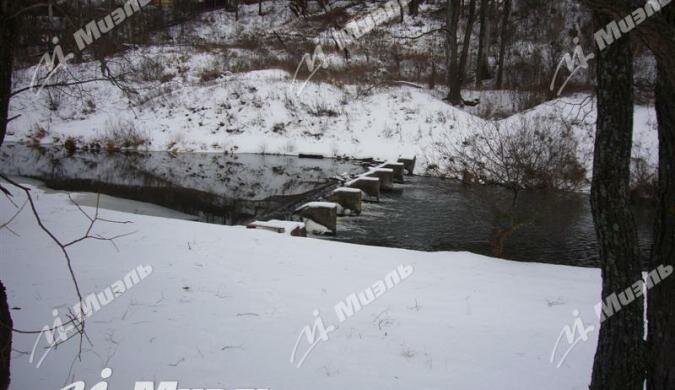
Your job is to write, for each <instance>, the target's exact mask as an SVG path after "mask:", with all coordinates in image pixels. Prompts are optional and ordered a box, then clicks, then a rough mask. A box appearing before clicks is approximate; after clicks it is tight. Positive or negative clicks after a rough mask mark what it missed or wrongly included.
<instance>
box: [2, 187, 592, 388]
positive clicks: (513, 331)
mask: <svg viewBox="0 0 675 390" xmlns="http://www.w3.org/2000/svg"><path fill="white" fill-rule="evenodd" d="M32 188H33V190H32V192H33V195H34V196H35V198H36V200H37V207H38V209H39V210H40V213H41V215H42V218H43V220H44V222H45V224H46V225H47V226H49V227H50V228H51V229H53V230H54V231H55V232H56V233H57V235H58V236H59V237H60V238H61V239H62V240H64V241H67V240H70V239H74V238H77V237H78V236H80V235H81V234H83V233H84V231H85V230H86V228H87V225H88V221H87V219H86V218H85V217H84V216H83V215H82V214H81V213H80V211H79V210H78V209H77V208H76V207H75V206H74V205H72V204H70V203H69V201H68V198H67V196H66V195H65V194H64V193H58V192H48V193H47V192H43V191H42V190H41V189H39V188H37V187H32ZM78 199H82V197H78ZM14 201H15V202H16V203H17V204H18V205H21V204H22V203H23V197H22V196H21V195H20V194H19V193H18V192H17V193H16V196H15V198H14ZM84 210H85V211H87V212H89V213H93V211H94V210H93V209H91V208H89V207H84ZM14 212H15V209H14V207H13V206H11V205H10V204H9V203H8V202H7V201H6V200H3V201H2V202H0V220H1V221H6V220H7V219H9V218H10V217H11V216H12V215H13V214H14ZM101 216H102V217H104V218H107V219H114V220H121V221H126V220H130V221H133V223H132V224H124V225H119V224H110V223H106V222H100V223H97V226H96V229H95V230H94V233H96V234H100V235H103V236H111V235H115V234H123V233H128V232H135V233H134V234H132V235H130V236H126V237H123V238H120V239H118V240H116V241H115V242H116V245H117V247H118V248H119V251H117V250H116V249H115V247H114V246H113V245H111V244H110V243H109V242H105V241H97V240H91V241H85V242H82V243H80V244H78V245H76V246H73V247H72V248H71V256H72V258H73V267H74V269H75V273H76V275H77V278H78V280H79V285H80V288H81V290H82V293H83V295H87V294H89V293H92V292H100V291H102V290H103V289H105V288H106V287H108V286H110V285H111V284H113V283H114V282H115V281H117V280H119V279H121V278H122V277H123V276H124V275H125V274H127V272H129V271H130V270H132V269H133V268H135V267H137V266H139V265H150V266H152V270H153V272H152V273H151V274H150V275H149V276H147V277H146V278H145V279H143V280H141V281H139V283H138V284H136V285H135V286H134V287H133V288H131V289H129V290H128V291H126V292H124V293H123V294H121V295H119V296H117V297H116V298H115V299H114V300H113V301H112V302H111V303H109V304H108V305H107V306H104V307H102V308H101V310H100V311H98V312H96V313H94V315H93V316H92V317H91V318H89V319H88V320H87V328H86V329H87V335H88V337H89V339H90V340H91V344H89V343H88V342H87V341H85V343H84V348H83V349H84V351H83V354H82V360H81V361H79V360H77V358H76V350H77V345H78V340H77V339H74V340H71V341H68V342H67V343H65V344H63V345H61V346H59V347H58V349H56V350H55V351H52V352H51V353H50V354H49V355H48V356H47V358H46V359H45V361H44V362H43V363H42V365H41V367H40V368H36V367H35V363H33V364H29V356H28V354H29V353H30V352H31V349H32V348H33V345H34V342H35V335H23V334H15V340H14V346H13V349H14V352H13V354H12V356H13V359H12V385H11V388H12V389H16V390H19V389H21V390H23V389H60V388H61V387H62V386H64V385H66V384H69V383H72V382H75V381H77V380H83V381H85V382H86V383H87V387H86V388H87V389H89V388H90V387H91V386H93V384H94V383H97V382H98V381H99V380H100V376H99V373H100V371H101V370H102V369H103V368H105V367H109V368H112V370H113V373H112V377H111V378H110V379H109V380H108V383H109V387H108V388H110V389H131V388H133V383H134V382H135V381H140V380H151V381H152V380H154V381H157V382H158V381H160V380H166V381H169V380H177V381H179V387H190V388H198V387H204V388H207V387H209V388H226V389H233V388H269V389H317V388H318V389H345V388H357V389H367V388H372V389H411V388H422V389H449V388H459V389H518V390H520V389H544V388H545V389H585V388H587V384H588V382H589V379H590V373H591V367H592V358H593V352H594V350H595V344H596V339H597V334H591V335H590V340H589V341H587V342H581V343H579V344H578V345H577V346H576V347H575V348H574V349H573V351H572V352H571V353H570V355H569V356H568V357H567V359H566V360H565V362H564V364H563V365H562V367H561V368H559V369H556V368H555V365H554V364H551V363H550V362H549V356H550V354H551V351H552V348H553V346H554V344H555V342H556V339H557V338H558V336H559V335H560V332H561V329H562V328H563V326H565V325H567V324H571V323H572V322H573V319H574V317H573V316H572V314H571V313H572V311H573V310H574V309H578V310H580V311H581V316H582V318H584V319H586V320H595V318H596V317H595V315H594V314H593V305H594V304H595V303H596V302H597V301H598V300H599V294H600V274H599V271H598V270H597V269H588V268H574V267H565V266H555V265H544V264H537V263H518V262H511V261H504V260H497V259H492V258H487V257H483V256H478V255H474V254H471V253H466V252H456V253H450V252H437V253H426V252H415V251H407V250H398V249H388V248H374V247H367V246H358V245H349V244H341V243H333V242H327V241H321V240H314V239H305V238H295V237H289V236H286V235H280V234H275V233H271V232H267V231H257V230H247V229H245V228H243V227H227V226H218V225H209V224H203V223H198V222H191V221H184V220H177V219H164V218H158V217H151V216H141V215H135V214H128V213H123V212H117V211H109V210H101ZM9 227H10V228H11V230H12V232H14V233H15V234H16V235H18V236H16V235H15V234H13V233H12V232H10V231H9V230H7V229H2V230H0V248H1V256H0V270H1V273H0V277H1V278H2V281H3V282H4V283H5V284H6V286H7V288H8V296H9V304H10V307H12V308H13V310H12V316H13V318H14V324H15V327H16V328H19V329H26V330H32V329H38V330H39V329H41V328H42V327H43V326H44V325H48V326H52V324H53V317H52V314H51V312H52V309H54V308H59V309H61V312H63V310H64V309H65V308H66V307H71V306H72V305H73V304H74V303H75V302H76V301H77V298H76V295H75V293H74V289H73V285H72V282H71V280H70V276H69V274H68V271H67V269H66V266H65V260H64V258H63V256H62V255H61V254H60V252H59V249H58V247H56V246H55V245H54V244H53V243H52V242H50V241H49V239H48V238H47V237H46V235H45V234H43V233H42V232H41V231H40V230H39V229H38V227H37V225H36V223H35V220H34V219H33V218H32V216H31V214H30V212H29V210H28V209H24V210H23V212H21V214H20V215H19V216H18V217H17V218H16V219H15V220H14V221H13V222H12V223H11V224H10V225H9ZM399 265H404V266H405V265H412V266H413V267H414V272H413V273H412V274H411V275H410V276H408V277H407V278H406V279H405V280H402V281H401V282H400V283H399V284H397V285H395V286H394V287H393V288H391V289H389V290H388V291H387V292H386V293H385V294H384V295H382V296H381V297H378V298H376V299H375V300H374V301H373V302H372V303H370V304H369V305H368V306H366V307H364V308H363V310H361V311H360V312H357V313H355V314H354V316H353V317H351V318H347V319H346V321H344V322H342V323H340V322H339V321H338V319H337V317H336V313H335V312H334V310H333V307H334V306H335V305H336V304H337V303H338V302H340V301H342V300H344V299H345V298H346V297H347V296H348V295H350V294H352V293H358V292H360V291H362V290H364V289H366V288H368V287H369V286H372V285H373V284H374V283H376V282H377V281H380V280H383V279H384V277H385V275H386V274H388V273H389V272H391V271H393V270H395V269H396V268H397V267H398V266H399ZM315 309H317V310H319V312H320V315H321V317H322V319H323V321H324V324H325V326H326V327H328V326H329V325H336V326H337V329H336V330H335V331H333V332H331V333H330V334H329V339H328V340H327V341H323V342H320V343H319V344H318V345H317V346H316V348H315V349H314V350H313V352H312V353H311V354H310V355H309V356H308V358H307V359H306V361H305V362H304V365H302V367H300V368H296V367H295V366H294V365H293V364H291V363H290V361H289V359H290V354H291V351H292V349H293V347H294V344H295V342H296V339H297V338H298V335H299V333H300V331H301V329H302V328H303V327H304V326H306V325H312V324H313V323H314V316H313V314H312V312H313V311H314V310H315ZM562 344H563V345H561V348H562V347H565V348H563V349H562V350H564V349H566V347H567V344H566V341H565V340H563V342H562ZM44 346H45V342H44V339H43V341H42V342H41V344H40V347H39V348H38V352H41V351H42V349H41V348H42V347H44ZM308 347H309V344H308V343H307V342H306V339H304V338H303V339H301V342H300V346H299V348H298V353H299V354H302V353H304V351H306V349H307V348H308ZM559 350H560V348H559ZM559 356H560V355H558V358H559ZM556 361H557V360H556ZM156 385H157V383H156ZM155 388H156V387H155Z"/></svg>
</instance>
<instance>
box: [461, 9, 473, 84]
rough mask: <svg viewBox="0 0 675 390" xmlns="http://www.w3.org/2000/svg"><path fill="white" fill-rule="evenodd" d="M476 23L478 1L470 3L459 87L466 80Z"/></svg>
mask: <svg viewBox="0 0 675 390" xmlns="http://www.w3.org/2000/svg"><path fill="white" fill-rule="evenodd" d="M475 21H476V0H470V2H469V16H468V18H467V21H466V29H465V30H464V42H462V56H461V57H460V59H459V76H458V77H459V81H458V82H457V83H458V84H459V87H460V88H461V87H462V85H464V80H465V78H466V62H467V58H468V57H469V46H470V44H471V32H472V31H473V23H474V22H475Z"/></svg>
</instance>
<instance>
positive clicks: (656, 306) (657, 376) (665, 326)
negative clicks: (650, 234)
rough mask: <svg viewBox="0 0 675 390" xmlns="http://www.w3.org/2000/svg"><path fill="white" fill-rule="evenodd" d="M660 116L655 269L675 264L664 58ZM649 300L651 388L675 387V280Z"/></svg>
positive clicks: (670, 91)
mask: <svg viewBox="0 0 675 390" xmlns="http://www.w3.org/2000/svg"><path fill="white" fill-rule="evenodd" d="M673 55H675V53H673ZM671 71H672V69H671ZM656 118H657V121H658V128H659V173H658V176H659V193H658V209H657V216H656V227H655V235H654V248H653V252H652V267H651V268H652V269H655V268H657V267H658V266H660V265H663V266H666V267H667V266H670V267H675V85H673V83H671V82H670V81H669V80H668V77H667V75H666V65H664V63H663V62H662V61H659V62H658V76H657V82H656ZM671 271H672V268H671ZM648 302H649V303H648V311H647V312H648V318H649V332H648V335H649V336H648V342H649V351H650V363H651V364H650V375H649V380H648V388H649V389H650V390H652V389H653V390H671V389H675V334H674V333H675V281H673V280H671V279H666V280H665V281H664V282H663V283H661V284H659V285H658V286H656V287H654V288H653V289H651V290H650V291H649V295H648Z"/></svg>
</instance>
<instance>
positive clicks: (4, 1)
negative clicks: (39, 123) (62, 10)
mask: <svg viewBox="0 0 675 390" xmlns="http://www.w3.org/2000/svg"><path fill="white" fill-rule="evenodd" d="M13 1H14V0H0V146H2V142H3V141H4V140H5V134H6V133H7V120H8V119H9V117H8V115H9V99H10V96H11V94H12V65H13V64H14V41H15V40H16V28H15V22H14V19H13V18H9V15H11V13H12V12H13V7H12V4H13Z"/></svg>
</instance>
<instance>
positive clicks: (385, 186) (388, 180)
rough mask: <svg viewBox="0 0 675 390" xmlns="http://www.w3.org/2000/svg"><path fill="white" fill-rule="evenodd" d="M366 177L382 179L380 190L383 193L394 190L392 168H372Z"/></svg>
mask: <svg viewBox="0 0 675 390" xmlns="http://www.w3.org/2000/svg"><path fill="white" fill-rule="evenodd" d="M365 176H368V177H376V178H378V179H380V189H382V190H383V191H387V190H392V189H394V170H393V169H391V168H372V169H371V170H370V171H368V172H367V173H365Z"/></svg>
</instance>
